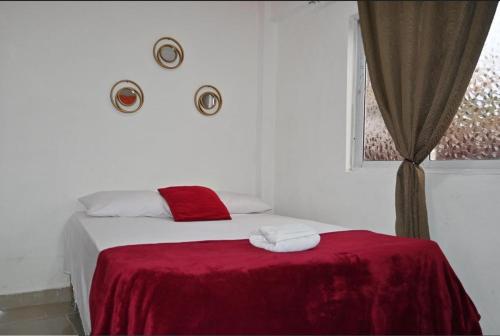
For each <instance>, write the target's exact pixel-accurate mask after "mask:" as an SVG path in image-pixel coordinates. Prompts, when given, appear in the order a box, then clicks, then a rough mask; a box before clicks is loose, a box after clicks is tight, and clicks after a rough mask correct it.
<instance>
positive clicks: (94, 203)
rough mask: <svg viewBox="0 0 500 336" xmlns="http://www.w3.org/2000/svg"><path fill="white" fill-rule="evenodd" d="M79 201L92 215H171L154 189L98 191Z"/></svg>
mask: <svg viewBox="0 0 500 336" xmlns="http://www.w3.org/2000/svg"><path fill="white" fill-rule="evenodd" d="M79 201H80V202H81V203H82V204H83V205H85V207H86V208H87V215H89V216H94V217H172V214H171V212H170V208H169V207H168V205H167V203H166V202H165V200H164V199H163V198H162V197H161V195H160V194H159V193H158V192H156V191H151V190H137V191H100V192H96V193H94V194H90V195H87V196H83V197H81V198H79Z"/></svg>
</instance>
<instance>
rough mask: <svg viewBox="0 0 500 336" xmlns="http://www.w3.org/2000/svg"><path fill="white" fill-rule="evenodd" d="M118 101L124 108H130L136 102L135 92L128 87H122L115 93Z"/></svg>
mask: <svg viewBox="0 0 500 336" xmlns="http://www.w3.org/2000/svg"><path fill="white" fill-rule="evenodd" d="M116 96H117V98H118V101H119V102H120V103H121V104H123V105H124V106H132V105H134V103H135V102H136V101H137V92H135V90H134V89H132V88H129V87H124V88H121V89H120V90H118V92H117V93H116Z"/></svg>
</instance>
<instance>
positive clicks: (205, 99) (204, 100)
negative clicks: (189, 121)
mask: <svg viewBox="0 0 500 336" xmlns="http://www.w3.org/2000/svg"><path fill="white" fill-rule="evenodd" d="M216 99H217V98H216V97H215V96H214V95H213V94H212V93H211V92H205V93H204V94H202V95H201V97H200V100H201V105H203V107H204V108H205V109H213V108H214V106H215V105H216V104H217V102H216Z"/></svg>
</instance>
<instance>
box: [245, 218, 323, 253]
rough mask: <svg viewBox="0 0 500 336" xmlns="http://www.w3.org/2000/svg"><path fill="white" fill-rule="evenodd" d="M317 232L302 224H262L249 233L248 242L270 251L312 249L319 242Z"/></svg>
mask: <svg viewBox="0 0 500 336" xmlns="http://www.w3.org/2000/svg"><path fill="white" fill-rule="evenodd" d="M320 239H321V238H320V236H319V234H318V233H317V232H316V231H315V230H314V229H313V228H311V227H309V226H307V225H303V224H290V225H282V226H263V227H261V228H260V229H259V231H258V232H255V233H252V234H251V235H250V243H251V244H252V245H253V246H255V247H259V248H263V249H265V250H268V251H272V252H296V251H305V250H309V249H312V248H313V247H315V246H316V245H318V244H319V241H320Z"/></svg>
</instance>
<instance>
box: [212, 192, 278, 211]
mask: <svg viewBox="0 0 500 336" xmlns="http://www.w3.org/2000/svg"><path fill="white" fill-rule="evenodd" d="M217 195H218V196H219V198H220V199H221V201H222V203H224V205H225V206H226V208H227V210H228V211H229V213H232V214H249V213H260V212H268V211H270V210H272V208H271V207H270V206H269V204H266V203H264V202H263V201H262V200H261V199H260V198H258V197H255V196H251V195H246V194H239V193H235V192H230V191H217Z"/></svg>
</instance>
